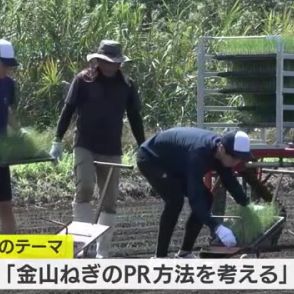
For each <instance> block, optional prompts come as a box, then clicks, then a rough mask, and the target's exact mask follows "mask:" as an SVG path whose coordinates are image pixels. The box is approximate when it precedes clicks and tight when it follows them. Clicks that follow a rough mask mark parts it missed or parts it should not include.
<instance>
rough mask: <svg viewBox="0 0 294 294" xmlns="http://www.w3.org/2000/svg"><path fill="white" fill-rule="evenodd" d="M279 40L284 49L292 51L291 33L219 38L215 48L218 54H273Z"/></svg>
mask: <svg viewBox="0 0 294 294" xmlns="http://www.w3.org/2000/svg"><path fill="white" fill-rule="evenodd" d="M278 42H281V43H282V45H283V48H284V51H285V52H287V53H294V40H293V36H291V35H283V36H277V37H276V38H275V37H271V36H269V37H267V38H264V37H260V38H255V39H252V38H244V39H242V38H240V39H221V40H220V41H219V42H218V44H217V46H216V50H217V52H218V54H229V55H230V54H232V55H239V54H240V55H252V54H274V53H276V52H277V44H278Z"/></svg>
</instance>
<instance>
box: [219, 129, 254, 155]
mask: <svg viewBox="0 0 294 294" xmlns="http://www.w3.org/2000/svg"><path fill="white" fill-rule="evenodd" d="M221 142H222V144H223V145H224V147H225V150H226V153H228V154H230V155H231V156H233V157H236V158H240V159H242V160H251V159H252V158H253V156H252V154H251V152H250V139H249V137H248V135H247V134H246V133H245V132H243V131H234V132H229V133H226V134H225V135H224V136H223V137H222V140H221Z"/></svg>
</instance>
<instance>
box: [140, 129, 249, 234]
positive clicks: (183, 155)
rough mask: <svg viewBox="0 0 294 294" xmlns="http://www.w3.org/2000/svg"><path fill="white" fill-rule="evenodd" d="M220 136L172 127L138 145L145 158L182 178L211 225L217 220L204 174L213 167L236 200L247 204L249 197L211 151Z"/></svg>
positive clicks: (198, 210)
mask: <svg viewBox="0 0 294 294" xmlns="http://www.w3.org/2000/svg"><path fill="white" fill-rule="evenodd" d="M220 140H221V137H220V136H219V135H216V134H215V133H213V132H210V131H207V130H203V129H198V128H189V127H182V128H172V129H168V130H166V131H163V132H161V133H158V134H156V135H155V136H153V137H152V138H150V139H149V140H147V141H146V142H144V143H143V144H142V145H141V148H142V149H143V150H144V151H145V153H147V154H148V158H149V159H150V160H152V161H154V163H157V164H159V165H160V166H161V167H163V168H164V169H165V170H166V171H167V173H170V174H172V175H173V176H175V177H179V178H182V179H183V180H184V183H185V186H186V188H185V190H186V194H187V195H186V196H187V197H188V199H189V203H190V205H191V208H192V211H193V212H194V213H195V215H197V216H198V218H200V219H201V220H202V222H203V223H205V224H206V225H208V226H209V227H210V228H211V229H213V228H214V227H215V226H216V225H217V222H216V221H215V219H214V218H212V217H211V215H210V211H209V209H208V207H207V201H206V199H205V197H206V195H205V194H206V193H205V189H206V187H205V185H204V182H203V177H204V175H205V174H206V173H207V172H208V171H211V170H216V171H217V173H218V174H219V176H220V178H221V180H222V182H223V184H224V186H225V187H226V189H227V190H228V191H229V192H230V194H231V195H232V196H233V198H234V199H235V201H236V202H237V203H239V204H241V205H246V204H247V202H248V200H247V197H246V194H245V193H244V191H243V189H242V187H241V185H240V184H239V182H238V181H237V179H236V177H235V176H234V173H233V171H232V169H231V168H226V167H224V166H223V165H222V164H221V162H220V161H219V160H217V159H216V158H215V157H214V155H215V152H216V146H217V143H218V142H220Z"/></svg>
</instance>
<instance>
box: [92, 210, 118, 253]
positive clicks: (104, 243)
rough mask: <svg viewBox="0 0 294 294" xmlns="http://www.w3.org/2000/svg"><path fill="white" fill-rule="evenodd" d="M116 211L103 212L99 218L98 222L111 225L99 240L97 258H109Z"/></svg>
mask: <svg viewBox="0 0 294 294" xmlns="http://www.w3.org/2000/svg"><path fill="white" fill-rule="evenodd" d="M114 223H115V213H107V212H101V214H100V217H99V219H98V224H100V225H105V226H109V227H110V229H108V230H107V231H106V232H105V233H104V234H103V235H102V236H101V237H99V238H98V240H97V255H96V258H108V257H109V249H110V247H111V240H112V236H113V232H114Z"/></svg>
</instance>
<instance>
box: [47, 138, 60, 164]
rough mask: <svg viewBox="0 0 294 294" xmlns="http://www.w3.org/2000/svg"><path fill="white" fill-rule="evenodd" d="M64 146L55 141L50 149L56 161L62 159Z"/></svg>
mask: <svg viewBox="0 0 294 294" xmlns="http://www.w3.org/2000/svg"><path fill="white" fill-rule="evenodd" d="M62 152H63V144H62V143H61V142H57V141H54V142H53V143H52V147H51V149H50V152H49V154H50V155H51V156H52V157H53V158H54V159H55V160H56V161H59V160H61V159H62Z"/></svg>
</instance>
